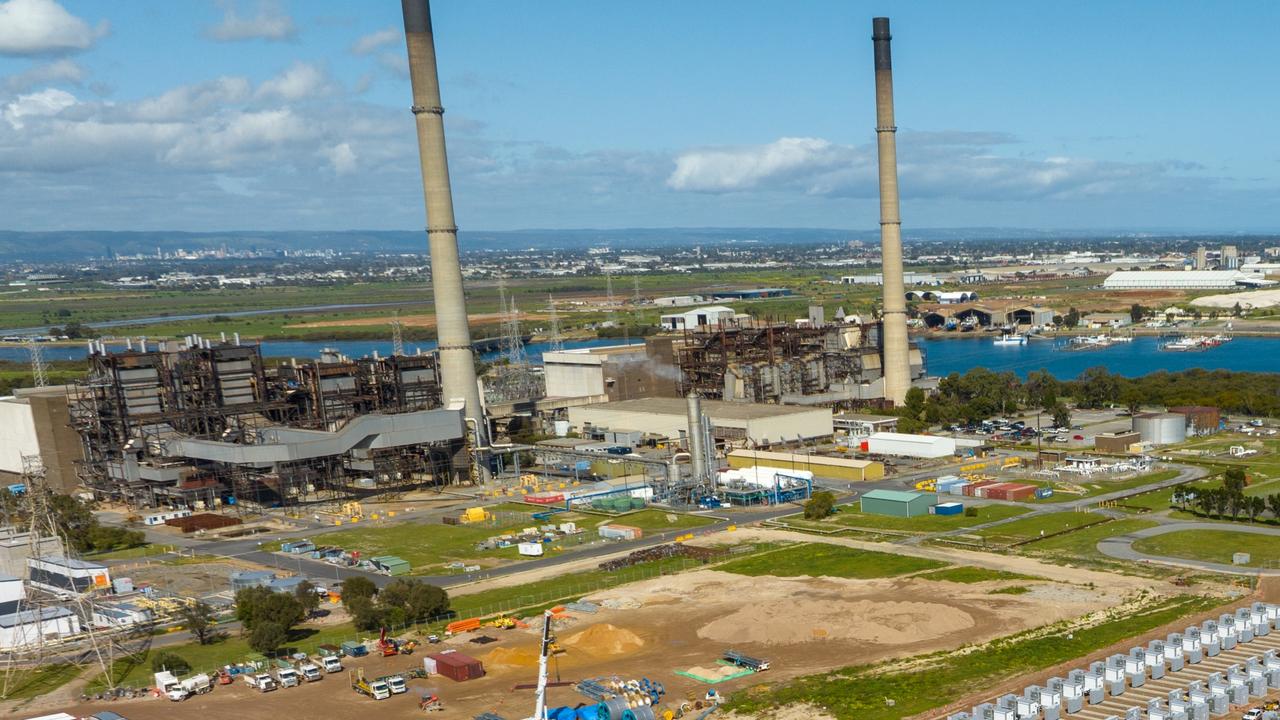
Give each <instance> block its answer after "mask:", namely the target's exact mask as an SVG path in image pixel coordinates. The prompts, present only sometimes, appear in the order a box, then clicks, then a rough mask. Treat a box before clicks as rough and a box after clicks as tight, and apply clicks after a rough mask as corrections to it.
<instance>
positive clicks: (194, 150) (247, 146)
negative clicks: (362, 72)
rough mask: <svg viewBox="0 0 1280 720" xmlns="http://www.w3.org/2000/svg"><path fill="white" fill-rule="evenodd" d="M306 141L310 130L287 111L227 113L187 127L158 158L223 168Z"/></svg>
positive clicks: (285, 109)
mask: <svg viewBox="0 0 1280 720" xmlns="http://www.w3.org/2000/svg"><path fill="white" fill-rule="evenodd" d="M310 140H314V137H313V133H312V132H311V130H310V129H309V128H308V127H307V125H306V124H305V123H303V121H302V119H301V118H300V117H298V116H297V115H295V114H294V113H293V112H292V111H291V110H289V109H288V108H281V109H278V110H261V111H256V112H241V113H231V114H226V115H222V116H218V117H214V118H210V119H209V120H208V121H206V122H202V123H200V124H198V125H196V126H195V127H194V128H191V131H189V132H187V133H186V134H185V135H184V136H183V137H182V138H181V139H180V140H178V142H177V143H175V144H174V145H173V147H171V148H170V149H169V150H167V151H166V152H165V153H164V154H163V156H162V157H163V159H164V160H165V161H167V162H170V163H174V164H178V165H198V166H205V167H215V168H227V167H233V166H236V165H238V164H241V163H243V162H244V161H245V160H247V159H248V158H249V157H250V156H259V157H260V158H262V157H266V158H268V159H269V156H270V154H271V153H273V152H275V151H278V150H281V149H282V147H283V146H286V145H290V144H297V143H305V142H307V141H310Z"/></svg>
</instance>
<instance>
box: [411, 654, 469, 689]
mask: <svg viewBox="0 0 1280 720" xmlns="http://www.w3.org/2000/svg"><path fill="white" fill-rule="evenodd" d="M427 660H430V661H431V662H429V663H428V662H427ZM423 667H424V668H425V669H426V670H427V672H429V673H431V672H434V673H435V674H437V675H440V676H441V677H447V678H449V679H450V680H453V681H455V682H465V681H467V680H475V679H476V678H479V677H483V676H484V665H482V664H481V663H480V661H479V660H476V659H475V658H473V657H471V656H470V655H463V654H462V653H460V652H443V653H435V654H433V655H428V656H427V657H426V659H425V660H424V661H423ZM433 668H434V669H433Z"/></svg>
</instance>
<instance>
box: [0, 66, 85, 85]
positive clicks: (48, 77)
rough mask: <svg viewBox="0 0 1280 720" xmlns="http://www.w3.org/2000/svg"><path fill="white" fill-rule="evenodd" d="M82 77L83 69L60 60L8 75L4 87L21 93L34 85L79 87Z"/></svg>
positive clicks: (83, 74)
mask: <svg viewBox="0 0 1280 720" xmlns="http://www.w3.org/2000/svg"><path fill="white" fill-rule="evenodd" d="M84 76H85V72H84V68H82V67H80V66H79V65H78V64H76V62H75V61H74V60H68V59H67V58H62V59H60V60H54V61H53V62H49V63H44V64H41V65H34V66H32V67H30V68H28V69H27V70H24V71H23V72H20V73H18V74H17V75H10V76H9V77H7V78H5V79H4V86H5V87H6V88H7V89H9V90H10V91H11V92H22V91H24V90H30V89H31V88H33V87H35V86H36V85H47V84H49V83H69V84H71V85H79V84H81V83H83V82H84Z"/></svg>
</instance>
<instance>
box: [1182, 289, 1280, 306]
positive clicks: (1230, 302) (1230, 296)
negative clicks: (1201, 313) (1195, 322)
mask: <svg viewBox="0 0 1280 720" xmlns="http://www.w3.org/2000/svg"><path fill="white" fill-rule="evenodd" d="M1236 303H1240V307H1242V308H1245V309H1246V310H1247V309H1249V308H1269V307H1275V306H1276V305H1280V290H1275V289H1272V290H1250V291H1248V292H1236V293H1224V294H1222V295H1205V296H1204V297H1198V298H1196V299H1195V300H1192V301H1191V304H1192V305H1195V306H1196V307H1208V308H1233V307H1235V306H1236Z"/></svg>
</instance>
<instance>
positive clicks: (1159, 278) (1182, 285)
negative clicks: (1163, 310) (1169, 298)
mask: <svg viewBox="0 0 1280 720" xmlns="http://www.w3.org/2000/svg"><path fill="white" fill-rule="evenodd" d="M1269 284H1272V283H1271V281H1269V280H1265V279H1263V278H1262V277H1261V276H1257V275H1250V274H1248V273H1243V272H1240V271H1239V270H1118V271H1116V272H1113V273H1111V275H1109V276H1108V277H1107V279H1106V280H1104V281H1103V282H1102V287H1103V288H1105V289H1107V290H1231V289H1233V288H1238V287H1256V286H1258V285H1269Z"/></svg>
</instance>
